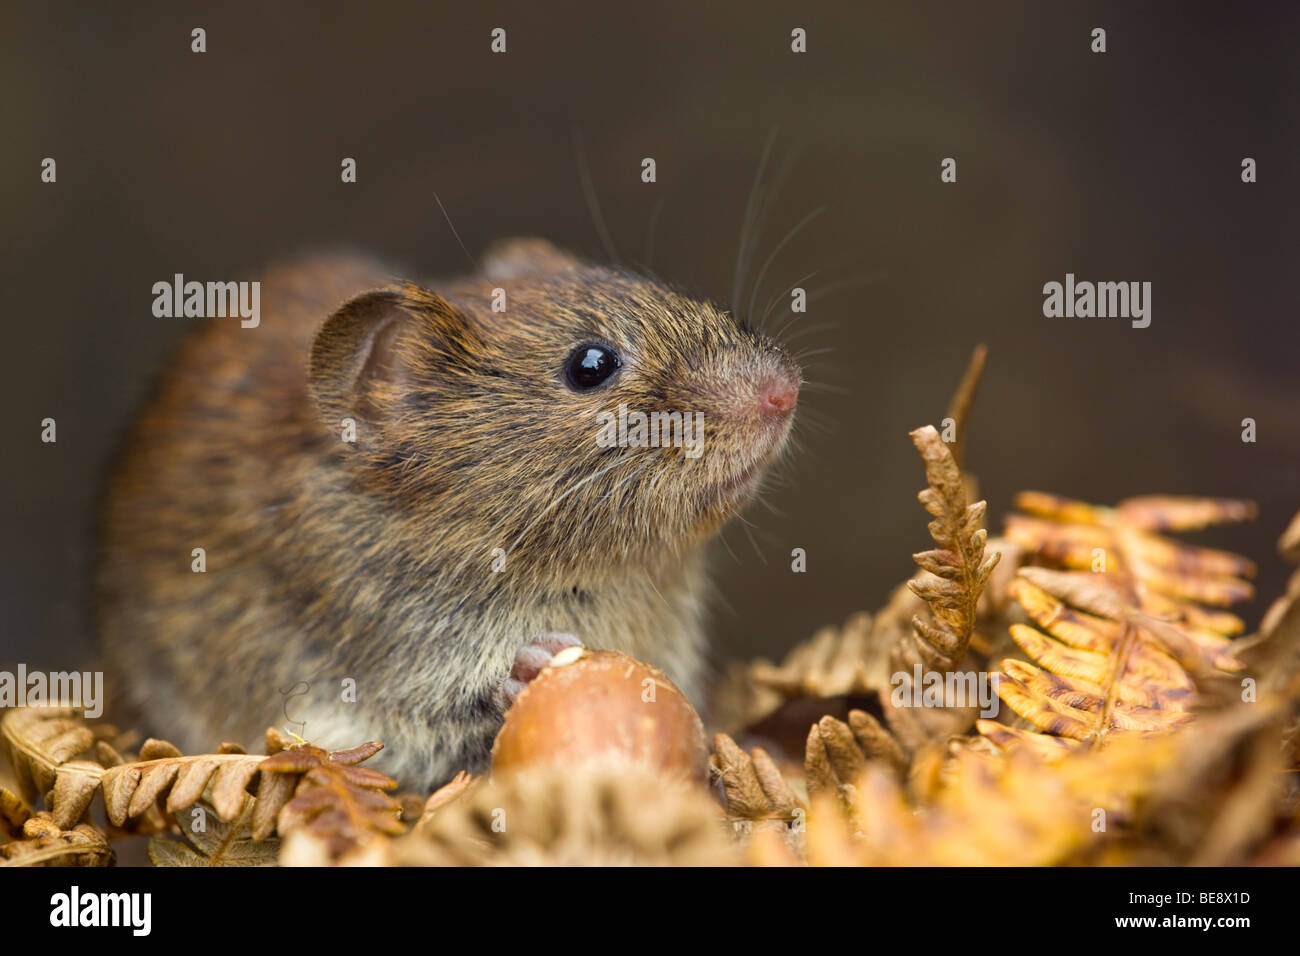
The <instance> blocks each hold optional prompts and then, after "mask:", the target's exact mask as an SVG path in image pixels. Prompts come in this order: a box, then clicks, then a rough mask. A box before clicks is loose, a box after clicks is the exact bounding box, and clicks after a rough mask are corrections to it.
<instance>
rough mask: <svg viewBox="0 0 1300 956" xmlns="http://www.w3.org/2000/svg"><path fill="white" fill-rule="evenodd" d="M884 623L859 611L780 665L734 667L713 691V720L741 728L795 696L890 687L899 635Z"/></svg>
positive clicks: (913, 601) (914, 603) (913, 602)
mask: <svg viewBox="0 0 1300 956" xmlns="http://www.w3.org/2000/svg"><path fill="white" fill-rule="evenodd" d="M900 590H903V593H904V594H905V595H906V600H907V601H908V602H909V609H913V610H914V609H915V608H918V607H920V606H921V605H920V602H919V601H918V600H917V598H916V597H915V595H913V594H912V593H911V592H909V591H906V589H900ZM909 613H910V612H909ZM885 623H886V620H885V619H884V618H880V617H877V618H875V619H873V618H872V616H871V615H870V614H867V613H865V612H858V613H855V614H852V615H850V616H849V618H848V619H847V620H845V622H844V623H843V624H842V625H840V626H838V627H834V626H829V627H823V628H821V629H819V630H818V631H817V632H816V633H814V634H813V635H812V636H811V637H809V638H808V639H807V640H804V641H802V642H800V643H799V644H797V645H796V646H795V647H794V648H792V649H791V650H790V652H789V653H788V654H786V656H785V657H784V658H783V659H782V661H781V663H780V664H773V663H772V662H771V661H768V660H766V659H764V658H758V659H756V660H754V661H750V662H747V663H743V664H739V665H735V666H733V667H732V668H731V669H730V670H729V672H728V673H727V674H726V675H725V677H724V679H723V680H722V681H721V682H720V683H719V685H718V687H717V688H716V689H715V692H714V696H713V700H712V705H711V706H710V708H709V713H710V714H711V716H712V719H713V723H714V725H715V726H717V727H719V728H721V729H723V730H726V731H728V732H731V733H741V732H743V731H745V730H747V729H749V728H752V727H754V726H756V725H758V724H759V723H761V722H762V721H764V720H766V719H767V718H768V717H770V716H771V715H773V714H775V713H776V712H777V711H779V710H780V709H781V708H782V707H783V706H785V705H786V704H788V703H791V702H792V701H811V700H831V699H835V698H843V697H854V696H869V695H872V694H875V693H876V692H877V691H879V690H880V689H881V688H884V687H887V686H888V683H889V648H890V647H891V646H892V644H893V640H894V635H893V633H892V632H886V631H885V630H884V629H883V628H882V625H884V624H885Z"/></svg>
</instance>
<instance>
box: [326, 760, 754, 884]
mask: <svg viewBox="0 0 1300 956" xmlns="http://www.w3.org/2000/svg"><path fill="white" fill-rule="evenodd" d="M737 859H738V852H737V849H736V845H735V843H734V841H733V840H732V839H731V838H730V837H729V836H728V835H727V830H726V824H725V821H724V819H723V816H722V812H721V810H720V809H719V808H718V806H717V804H716V803H715V802H714V801H713V800H712V799H711V798H710V797H709V796H708V794H707V793H706V792H705V791H704V790H703V789H702V788H699V787H698V786H694V785H691V784H687V783H684V782H680V781H675V780H668V779H665V778H664V777H662V776H661V775H659V774H656V773H654V772H652V771H650V770H647V769H641V768H627V767H624V766H606V765H601V764H589V765H586V766H584V767H583V768H581V769H579V770H576V771H575V770H573V769H571V768H568V769H566V768H554V769H550V768H548V769H539V770H537V771H534V772H529V773H523V774H516V775H512V776H510V777H509V778H506V779H501V780H492V781H487V782H485V783H484V784H483V785H482V786H475V787H473V788H471V789H470V790H469V791H468V792H467V793H465V794H464V796H463V797H461V798H460V799H457V800H455V801H453V802H452V803H450V804H448V805H447V806H445V807H444V808H442V809H441V810H440V811H439V812H438V813H437V814H436V815H435V816H434V818H433V820H432V821H431V823H430V825H429V826H428V827H421V828H419V829H417V830H415V831H413V832H412V833H410V834H408V835H406V836H402V837H398V838H397V839H395V840H388V841H383V842H382V843H376V844H373V846H372V851H371V852H370V853H364V852H363V853H361V854H356V855H352V856H348V857H345V858H344V859H343V862H344V863H352V862H361V863H374V862H382V863H385V864H389V865H410V866H448V865H450V866H460V865H470V866H485V865H486V866H533V865H545V866H574V865H578V866H611V865H613V866H623V865H627V866H659V865H667V866H725V865H729V864H733V863H735V862H737Z"/></svg>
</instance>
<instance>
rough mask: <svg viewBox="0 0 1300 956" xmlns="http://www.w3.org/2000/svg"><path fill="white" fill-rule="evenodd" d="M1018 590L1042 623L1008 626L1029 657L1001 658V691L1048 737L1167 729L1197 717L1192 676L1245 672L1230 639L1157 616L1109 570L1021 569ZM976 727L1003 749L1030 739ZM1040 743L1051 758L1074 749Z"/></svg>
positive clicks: (1089, 739)
mask: <svg viewBox="0 0 1300 956" xmlns="http://www.w3.org/2000/svg"><path fill="white" fill-rule="evenodd" d="M1013 591H1014V594H1015V596H1016V598H1017V600H1018V601H1019V602H1020V605H1021V607H1023V608H1024V610H1025V613H1026V614H1028V616H1029V617H1030V619H1031V620H1032V621H1034V622H1035V623H1036V624H1037V625H1038V627H1031V626H1028V625H1021V624H1015V625H1012V626H1011V635H1012V637H1013V638H1014V640H1015V642H1016V643H1017V644H1018V645H1019V646H1020V648H1021V650H1022V651H1024V653H1025V655H1026V656H1027V657H1028V658H1029V661H1028V662H1026V661H1019V660H1014V659H1008V660H1004V661H1003V662H1002V672H1001V673H1000V674H999V675H997V676H998V696H999V697H1001V699H1002V700H1003V702H1005V703H1006V704H1007V705H1008V706H1009V707H1010V708H1011V709H1012V710H1013V711H1015V713H1017V714H1018V715H1019V716H1021V717H1022V718H1024V719H1025V720H1026V721H1028V722H1029V723H1030V724H1032V725H1033V726H1034V727H1036V728H1038V730H1040V731H1042V732H1044V733H1046V734H1051V735H1053V736H1056V737H1060V738H1065V739H1067V740H1070V741H1076V742H1078V743H1079V744H1080V745H1088V746H1092V747H1099V746H1101V745H1102V743H1103V742H1104V741H1105V740H1106V739H1107V738H1108V737H1109V736H1110V735H1112V734H1116V733H1126V732H1144V733H1167V732H1169V731H1171V730H1173V729H1174V728H1176V727H1178V726H1179V725H1181V724H1183V723H1186V722H1187V721H1189V720H1190V719H1191V716H1192V710H1193V708H1194V706H1195V705H1196V703H1197V700H1198V689H1197V681H1196V680H1195V679H1194V677H1193V675H1195V676H1196V677H1197V678H1199V679H1201V680H1206V679H1208V678H1209V677H1210V676H1212V675H1219V676H1221V677H1225V678H1226V677H1228V676H1229V675H1231V674H1232V673H1234V672H1237V671H1240V670H1241V666H1242V665H1241V663H1240V662H1239V661H1237V660H1236V659H1235V658H1234V657H1233V656H1232V654H1231V646H1230V642H1229V641H1228V640H1227V639H1226V638H1224V637H1222V636H1221V635H1216V634H1212V633H1209V632H1200V631H1197V630H1195V629H1192V628H1190V627H1187V626H1183V627H1179V626H1177V625H1174V624H1171V623H1169V622H1168V621H1161V620H1158V619H1156V618H1154V617H1152V616H1151V615H1149V614H1147V613H1145V612H1143V611H1141V610H1140V609H1139V608H1137V607H1136V606H1134V605H1133V604H1131V603H1128V602H1129V600H1130V597H1129V593H1130V592H1128V591H1127V589H1126V588H1125V587H1124V586H1123V585H1122V584H1121V583H1119V582H1117V581H1115V580H1114V579H1110V578H1109V577H1108V576H1107V575H1104V574H1093V573H1089V572H1060V571H1051V570H1048V569H1045V568H1022V569H1021V571H1020V577H1019V578H1018V580H1017V581H1016V582H1015V584H1014V585H1013ZM977 726H978V728H979V730H980V732H981V733H983V734H984V735H985V736H986V737H988V738H989V739H990V740H991V741H992V742H993V743H994V744H996V745H998V746H1000V747H1008V746H1013V745H1016V744H1022V743H1024V742H1025V738H1026V736H1028V735H1026V734H1023V733H1020V732H1018V731H1013V730H1011V729H1009V728H1006V727H1003V726H1002V725H1000V724H997V723H995V722H993V721H987V720H985V721H980V722H979V723H978V725H977ZM1034 749H1035V750H1036V751H1037V752H1038V753H1039V754H1040V755H1043V756H1048V757H1054V756H1061V755H1062V753H1061V751H1064V750H1068V749H1069V748H1068V747H1064V748H1062V747H1061V746H1060V745H1059V744H1046V743H1038V744H1036V745H1034Z"/></svg>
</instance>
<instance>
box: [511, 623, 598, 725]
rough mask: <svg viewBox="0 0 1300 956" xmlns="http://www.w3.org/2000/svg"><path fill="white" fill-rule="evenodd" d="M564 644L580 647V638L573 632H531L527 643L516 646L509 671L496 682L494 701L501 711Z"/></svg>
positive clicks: (512, 701) (513, 700) (563, 647)
mask: <svg viewBox="0 0 1300 956" xmlns="http://www.w3.org/2000/svg"><path fill="white" fill-rule="evenodd" d="M566 647H582V641H580V640H578V639H577V638H576V637H574V636H573V635H572V634H563V633H560V632H557V631H551V632H547V633H543V634H534V635H533V636H532V637H531V638H530V639H529V640H528V642H527V643H526V644H520V645H519V647H518V648H516V650H515V660H514V664H513V665H511V668H510V673H509V674H508V675H506V678H505V680H503V681H502V682H501V683H500V684H499V685H497V694H496V697H497V702H498V703H499V704H500V705H501V710H502V712H503V713H504V712H505V711H507V710H509V709H510V705H511V704H513V703H514V702H515V698H516V697H518V696H519V695H520V694H522V693H523V691H524V688H525V687H527V686H528V682H529V681H531V680H532V679H533V678H534V677H536V676H537V675H538V674H540V673H541V671H542V668H543V667H545V666H546V665H547V664H549V663H550V662H551V658H552V657H554V656H555V655H556V654H558V653H559V652H560V651H562V650H564V649H565V648H566Z"/></svg>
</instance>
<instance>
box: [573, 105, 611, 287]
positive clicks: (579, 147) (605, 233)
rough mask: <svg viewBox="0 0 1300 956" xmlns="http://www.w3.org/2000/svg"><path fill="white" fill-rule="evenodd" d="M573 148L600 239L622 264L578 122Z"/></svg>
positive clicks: (607, 250) (574, 128)
mask: <svg viewBox="0 0 1300 956" xmlns="http://www.w3.org/2000/svg"><path fill="white" fill-rule="evenodd" d="M572 129H573V148H574V151H575V152H576V153H577V157H578V176H579V177H580V178H581V180H582V194H583V195H584V196H586V198H587V208H588V209H590V210H591V218H592V219H593V220H594V221H595V223H596V232H598V233H599V234H600V241H601V242H602V243H604V245H605V251H606V252H607V253H609V258H610V260H611V261H612V262H613V264H614V265H621V264H622V259H620V258H619V254H618V250H617V249H615V248H614V239H613V237H611V236H610V234H609V229H608V227H607V226H606V225H605V217H604V216H603V215H601V212H600V201H599V200H598V199H597V198H596V187H595V184H593V183H592V181H591V170H590V169H589V168H588V167H587V151H586V148H585V147H584V145H583V142H582V131H581V130H580V129H578V124H577V123H576V122H575V123H574V124H573V127H572Z"/></svg>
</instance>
